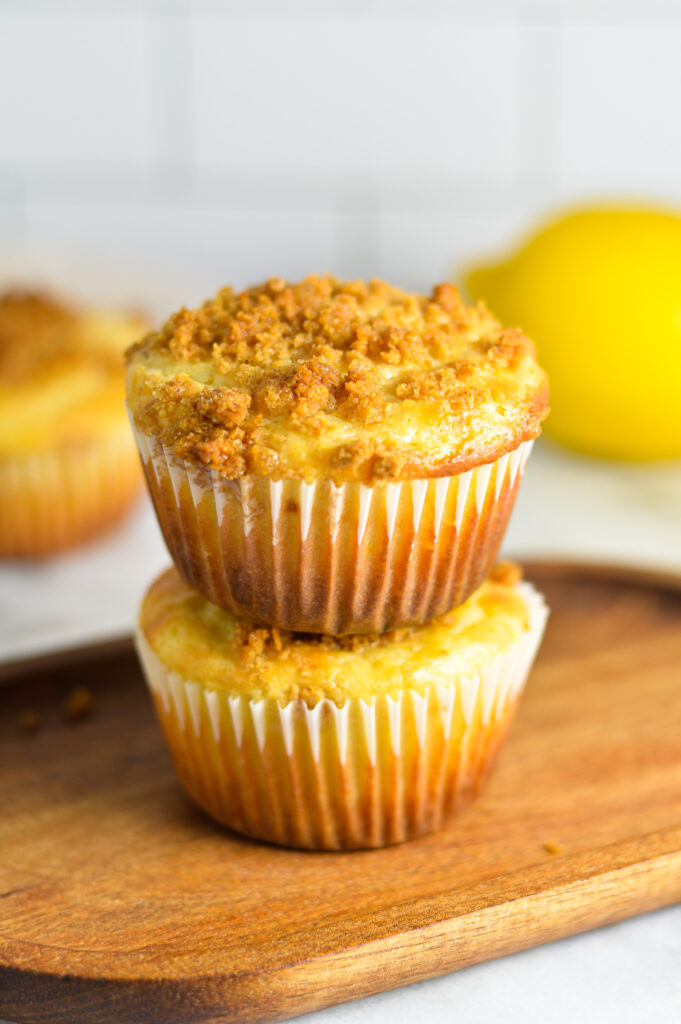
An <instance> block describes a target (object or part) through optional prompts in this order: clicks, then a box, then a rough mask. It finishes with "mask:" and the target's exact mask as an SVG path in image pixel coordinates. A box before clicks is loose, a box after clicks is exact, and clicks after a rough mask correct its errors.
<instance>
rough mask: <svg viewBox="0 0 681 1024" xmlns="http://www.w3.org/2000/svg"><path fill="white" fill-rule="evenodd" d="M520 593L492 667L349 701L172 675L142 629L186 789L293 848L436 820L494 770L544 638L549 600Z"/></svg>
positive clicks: (230, 820) (392, 836) (232, 821)
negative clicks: (240, 692) (250, 693)
mask: <svg viewBox="0 0 681 1024" xmlns="http://www.w3.org/2000/svg"><path fill="white" fill-rule="evenodd" d="M520 588H521V593H522V596H523V598H524V600H525V601H526V603H527V606H528V610H529V628H528V630H527V631H526V632H525V633H524V634H523V636H522V637H521V638H520V639H519V640H518V641H516V642H515V643H514V644H513V645H512V646H511V647H510V648H509V649H508V651H507V652H505V653H503V654H500V655H499V656H497V658H496V659H495V660H494V661H493V662H491V663H490V664H489V665H487V666H485V667H484V668H482V669H481V670H480V671H477V672H474V673H473V674H471V675H459V676H457V677H456V678H454V679H451V678H450V679H447V678H443V679H442V682H441V683H440V684H437V685H429V686H427V687H425V688H424V689H423V690H422V691H417V690H415V689H396V690H395V691H394V692H393V693H392V694H388V695H380V696H376V697H374V698H373V699H372V700H369V701H365V700H361V699H358V698H349V699H348V700H347V701H346V702H345V703H344V704H343V706H342V707H339V706H337V705H336V704H335V703H334V702H333V701H331V700H328V699H325V700H321V701H319V702H318V703H317V704H315V705H314V706H313V707H308V706H307V704H305V703H304V702H303V701H301V700H295V701H291V702H289V703H287V704H285V705H284V706H283V707H282V706H280V704H279V703H278V702H277V701H276V700H275V699H272V698H265V699H262V700H249V699H248V698H246V697H242V696H229V695H228V693H227V692H225V691H224V690H220V689H215V688H211V687H210V686H206V685H204V684H201V683H198V682H195V681H192V680H190V679H185V678H183V677H182V676H180V675H178V674H177V673H176V672H173V671H170V670H168V669H167V668H166V667H165V666H164V665H163V664H162V663H161V661H160V660H159V658H158V657H157V655H156V654H155V653H154V651H153V650H152V649H151V647H150V645H149V643H148V641H147V640H146V638H145V636H144V635H143V634H142V633H141V632H140V633H139V634H138V641H137V642H138V650H139V654H140V659H141V661H142V665H143V667H144V669H145V673H146V677H147V681H148V683H149V686H150V689H151V691H152V693H153V696H154V701H155V705H156V710H157V713H158V716H159V719H160V722H161V725H162V727H163V730H164V733H165V736H166V740H167V742H168V745H169V748H170V751H171V753H172V755H173V759H174V761H175V766H176V769H177V772H178V775H179V778H180V780H181V782H182V784H183V785H184V787H185V789H186V790H187V792H188V793H189V794H190V796H191V797H193V799H194V800H195V801H196V802H197V803H198V804H199V805H200V806H201V807H202V808H203V809H204V810H205V811H207V812H208V813H209V814H210V815H212V816H213V817H214V818H216V819H217V820H218V821H220V822H222V823H223V824H225V825H228V826H229V827H230V828H232V829H234V830H236V831H238V832H241V833H244V834H245V835H248V836H251V837H253V838H256V839H264V840H267V841H269V842H272V843H278V844H280V845H284V846H296V847H305V848H310V849H329V850H342V849H356V848H361V847H376V846H385V845H388V844H390V843H399V842H402V841H404V840H406V839H410V838H413V837H415V836H418V835H421V834H423V833H425V832H430V831H432V830H433V829H436V828H438V827H439V826H440V825H441V824H442V823H443V821H444V820H445V819H446V818H447V817H448V816H450V815H451V814H453V813H454V812H456V811H457V810H459V809H460V808H462V807H464V806H465V805H466V804H467V803H468V802H469V801H470V800H471V799H472V798H473V797H474V796H475V794H476V793H477V792H478V790H479V788H480V786H481V784H482V782H483V781H484V779H485V777H486V776H487V774H488V772H489V769H490V768H491V766H492V763H493V761H494V758H495V756H496V753H497V750H498V748H499V746H500V744H501V742H502V740H503V738H504V736H505V734H506V731H507V729H508V727H509V725H510V722H511V719H512V717H513V713H514V710H515V707H516V704H517V701H518V698H519V696H520V693H521V691H522V688H523V686H524V684H525V681H526V678H527V675H528V673H529V670H530V667H531V665H532V662H533V660H534V657H535V654H536V652H537V649H538V647H539V644H540V642H541V637H542V634H543V630H544V625H545V623H546V617H547V614H548V613H547V609H546V605H545V604H544V601H543V598H542V597H541V595H539V594H538V593H537V591H536V590H534V588H533V587H531V586H530V585H529V584H525V583H523V584H521V585H520Z"/></svg>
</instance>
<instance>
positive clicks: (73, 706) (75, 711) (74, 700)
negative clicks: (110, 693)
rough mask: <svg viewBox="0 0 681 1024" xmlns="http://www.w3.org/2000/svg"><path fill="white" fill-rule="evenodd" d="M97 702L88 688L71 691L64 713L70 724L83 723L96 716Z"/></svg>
mask: <svg viewBox="0 0 681 1024" xmlns="http://www.w3.org/2000/svg"><path fill="white" fill-rule="evenodd" d="M94 710H95V702H94V698H93V696H92V693H91V692H90V690H89V689H88V688H87V686H77V687H76V688H75V689H74V690H71V692H70V693H69V695H68V697H67V698H66V702H65V704H64V713H65V715H66V718H67V720H68V721H69V722H74V723H75V722H82V721H83V719H85V718H90V717H91V715H93V714H94Z"/></svg>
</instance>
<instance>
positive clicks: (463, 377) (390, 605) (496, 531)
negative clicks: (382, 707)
mask: <svg viewBox="0 0 681 1024" xmlns="http://www.w3.org/2000/svg"><path fill="white" fill-rule="evenodd" d="M128 361H129V371H128V404H129V408H130V411H131V413H132V418H133V422H134V425H135V428H136V431H137V436H138V441H139V445H140V450H141V452H142V457H143V460H144V463H145V468H146V473H147V480H148V483H149V487H150V491H151V494H152V497H153V499H154V503H155V505H156V509H157V512H158V515H159V520H160V523H161V527H162V529H163V533H164V536H165V538H166V542H167V544H168V547H169V549H170V552H171V554H172V556H173V559H174V560H175V562H176V564H177V565H178V567H179V569H180V571H181V572H182V574H183V575H184V577H185V579H186V580H187V581H188V582H190V583H192V584H193V585H194V586H196V587H197V588H198V589H199V590H201V592H202V593H203V594H204V595H205V596H206V597H208V598H209V599H210V600H212V601H214V602H215V603H217V604H219V605H221V606H222V607H224V608H226V609H227V610H229V611H232V612H233V613H234V614H237V615H248V616H251V617H252V618H255V619H258V620H261V621H265V622H268V623H270V624H273V625H277V626H281V627H285V628H289V629H294V630H301V631H310V632H323V633H330V634H340V633H353V632H369V631H382V630H385V629H388V628H392V627H395V626H397V625H402V624H406V623H410V622H424V621H427V620H429V619H430V618H432V617H433V616H435V615H438V614H442V613H444V612H446V611H447V610H449V609H450V608H451V607H452V606H454V605H456V604H457V603H459V602H460V601H462V600H463V599H464V598H465V597H466V596H467V595H468V594H469V593H471V592H472V591H473V590H474V589H475V587H476V586H478V585H479V583H480V582H481V581H482V580H483V579H484V577H485V575H486V573H487V572H488V571H489V569H490V567H491V565H492V563H493V560H494V557H495V555H496V552H497V549H498V546H499V544H500V541H501V538H502V535H503V531H504V528H505V526H506V523H507V520H508V516H509V514H510V510H511V507H512V504H513V500H514V497H515V493H516V488H517V485H518V481H519V477H520V475H521V472H522V468H523V466H524V462H525V460H526V458H527V455H528V452H529V447H530V444H531V442H532V439H533V438H534V437H536V436H537V434H538V433H539V429H540V421H541V419H542V418H543V417H544V416H545V415H546V412H547V386H546V379H545V376H544V374H543V372H542V371H541V369H540V368H539V367H538V366H537V363H536V360H535V356H534V348H533V346H532V343H531V342H530V341H529V340H528V339H527V338H526V337H525V336H524V335H523V334H522V333H521V332H520V331H518V330H514V329H511V330H504V329H503V328H502V327H501V326H500V324H499V323H498V322H497V321H496V320H495V319H494V318H493V317H492V316H491V314H490V313H488V312H487V310H486V309H485V308H484V307H483V306H478V307H475V308H473V309H470V308H467V307H466V306H465V305H464V304H463V303H462V301H461V299H460V297H459V294H458V292H457V290H456V288H455V287H454V286H453V285H450V284H443V285H439V286H437V287H436V288H435V289H434V290H433V293H432V295H431V296H429V297H426V296H417V295H411V294H408V293H406V292H403V291H400V290H399V289H397V288H393V287H391V286H390V285H387V284H384V283H383V282H380V281H372V282H370V283H369V284H366V283H364V282H350V283H347V282H340V281H337V280H335V279H334V278H332V277H329V276H327V277H310V278H307V279H305V280H304V281H302V282H300V283H299V284H297V285H289V284H286V283H285V282H283V281H279V280H272V281H269V282H268V283H267V284H265V285H262V286H260V287H257V288H252V289H249V290H248V291H245V292H243V293H241V294H238V295H237V294H234V293H233V292H232V291H231V290H230V289H225V290H223V291H221V292H220V293H219V294H218V295H217V296H216V298H215V299H213V300H211V301H209V302H207V303H205V304H204V305H203V306H202V307H200V308H199V309H196V310H192V311H187V310H180V312H179V313H177V314H176V315H175V316H173V317H171V318H170V320H168V322H167V323H166V324H165V326H164V327H163V328H162V329H161V331H159V332H158V333H156V334H150V335H149V336H147V338H145V339H144V341H142V342H141V343H140V344H138V345H136V346H134V348H133V349H132V350H131V352H130V353H129V356H128Z"/></svg>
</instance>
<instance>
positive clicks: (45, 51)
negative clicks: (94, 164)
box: [0, 4, 150, 169]
mask: <svg viewBox="0 0 681 1024" xmlns="http://www.w3.org/2000/svg"><path fill="white" fill-rule="evenodd" d="M26 6H27V7H29V6H30V5H28V4H27V5H26ZM0 68H1V69H2V70H1V71H0V75H1V76H2V95H3V100H4V102H3V133H2V139H3V142H2V157H3V161H7V162H16V164H17V165H18V166H19V167H20V168H22V169H23V168H24V167H25V166H26V165H27V164H29V163H30V162H31V161H43V160H44V161H47V162H50V161H68V162H71V161H79V160H97V161H106V160H114V161H134V160H144V159H145V158H147V157H148V155H149V152H148V134H149V129H150V123H149V94H148V87H147V77H148V76H147V63H146V46H145V24H144V21H143V20H141V19H140V18H115V17H111V16H99V17H96V18H93V17H83V16H74V15H71V14H62V15H61V16H55V15H33V16H31V15H28V16H16V15H11V14H10V15H8V14H5V15H3V16H2V19H1V22H0Z"/></svg>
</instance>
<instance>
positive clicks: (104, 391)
mask: <svg viewBox="0 0 681 1024" xmlns="http://www.w3.org/2000/svg"><path fill="white" fill-rule="evenodd" d="M147 329H148V324H147V323H146V322H145V321H144V320H143V319H142V318H141V317H139V316H134V315H130V314H125V313H116V312H99V311H96V312H91V311H80V310H78V309H74V308H72V307H70V306H68V305H66V304H65V303H63V302H61V301H59V300H57V299H55V298H52V297H51V296H49V295H46V294H42V293H39V292H19V291H11V292H7V293H5V294H4V295H2V296H0V456H1V455H9V454H18V453H25V452H28V451H36V450H44V449H46V448H49V447H54V445H55V444H57V445H58V444H61V443H79V442H80V441H82V440H83V439H84V438H85V437H88V436H90V435H92V434H93V433H96V432H97V431H98V430H99V429H100V428H104V429H107V428H108V427H109V426H110V425H111V424H113V423H114V422H118V423H120V421H121V420H122V419H123V418H124V415H125V410H124V374H125V369H124V364H123V352H124V350H125V348H126V347H127V346H128V345H130V343H131V342H132V341H134V340H135V339H136V338H139V337H140V336H141V335H142V334H143V333H144V332H145V331H146V330H147Z"/></svg>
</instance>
